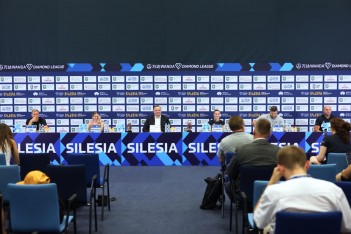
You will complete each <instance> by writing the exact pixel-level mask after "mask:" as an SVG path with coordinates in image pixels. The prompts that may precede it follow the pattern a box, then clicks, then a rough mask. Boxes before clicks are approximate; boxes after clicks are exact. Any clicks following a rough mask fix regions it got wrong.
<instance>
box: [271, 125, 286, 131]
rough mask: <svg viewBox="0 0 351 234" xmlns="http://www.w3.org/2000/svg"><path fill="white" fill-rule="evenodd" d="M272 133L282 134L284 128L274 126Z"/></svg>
mask: <svg viewBox="0 0 351 234" xmlns="http://www.w3.org/2000/svg"><path fill="white" fill-rule="evenodd" d="M273 132H284V126H283V125H274V126H273Z"/></svg>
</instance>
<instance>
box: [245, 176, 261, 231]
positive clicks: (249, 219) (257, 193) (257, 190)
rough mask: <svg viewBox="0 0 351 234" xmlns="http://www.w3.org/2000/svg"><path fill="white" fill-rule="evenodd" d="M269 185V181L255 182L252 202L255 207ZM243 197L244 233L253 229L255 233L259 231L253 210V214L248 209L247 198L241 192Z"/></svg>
mask: <svg viewBox="0 0 351 234" xmlns="http://www.w3.org/2000/svg"><path fill="white" fill-rule="evenodd" d="M267 185H268V181H267V180H255V182H254V185H253V200H252V206H253V207H255V206H256V204H257V202H258V200H259V199H260V197H261V195H262V193H263V191H264V190H265V188H266V187H267ZM241 196H242V198H243V204H244V206H243V224H242V225H243V227H242V228H243V229H242V233H245V228H249V229H253V230H255V231H258V229H257V226H256V225H255V222H254V219H253V210H252V211H251V212H249V211H248V207H247V204H248V202H247V196H246V194H245V193H244V192H241Z"/></svg>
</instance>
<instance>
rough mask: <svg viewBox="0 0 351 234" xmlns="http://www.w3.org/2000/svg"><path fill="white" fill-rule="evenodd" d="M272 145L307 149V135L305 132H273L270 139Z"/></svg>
mask: <svg viewBox="0 0 351 234" xmlns="http://www.w3.org/2000/svg"><path fill="white" fill-rule="evenodd" d="M268 141H269V142H271V143H276V144H277V145H278V146H280V147H284V146H287V145H296V146H300V147H301V148H302V149H305V133H304V132H273V134H272V135H271V136H270V137H269V138H268Z"/></svg>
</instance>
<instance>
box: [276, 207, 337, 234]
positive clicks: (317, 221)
mask: <svg viewBox="0 0 351 234" xmlns="http://www.w3.org/2000/svg"><path fill="white" fill-rule="evenodd" d="M341 220H342V214H341V212H340V211H335V212H318V213H302V212H301V213H299V212H286V211H281V212H278V213H277V214H276V223H275V232H274V233H275V234H296V233H299V234H311V233H318V234H331V233H340V231H341Z"/></svg>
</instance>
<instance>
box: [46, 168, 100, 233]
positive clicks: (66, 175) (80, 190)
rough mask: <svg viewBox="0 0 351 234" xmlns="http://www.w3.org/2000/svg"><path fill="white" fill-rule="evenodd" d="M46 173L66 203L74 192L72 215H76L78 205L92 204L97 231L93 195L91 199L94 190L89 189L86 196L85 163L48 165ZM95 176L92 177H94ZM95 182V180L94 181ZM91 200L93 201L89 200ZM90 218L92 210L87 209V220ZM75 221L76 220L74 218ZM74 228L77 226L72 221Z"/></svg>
mask: <svg viewBox="0 0 351 234" xmlns="http://www.w3.org/2000/svg"><path fill="white" fill-rule="evenodd" d="M47 175H48V176H49V177H50V180H51V183H55V184H56V185H57V190H58V194H59V196H60V198H61V199H62V200H63V201H65V203H67V201H68V200H69V198H70V197H71V195H72V194H76V195H77V196H76V199H75V202H74V204H73V212H74V217H76V209H77V207H80V206H87V205H88V206H94V208H95V209H94V213H95V231H97V217H96V205H95V199H94V198H95V197H93V198H92V199H91V196H92V195H91V194H93V195H94V196H95V193H94V191H95V188H93V190H94V191H90V193H91V194H90V197H89V200H88V198H87V187H86V178H85V176H86V175H85V165H65V166H64V165H48V168H47ZM95 178H96V177H94V179H95ZM94 183H95V181H94ZM91 200H93V201H91ZM91 219H92V210H91V209H89V221H90V222H91ZM76 221H77V220H76ZM74 229H75V231H76V229H77V226H76V222H74ZM89 233H91V225H89Z"/></svg>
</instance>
